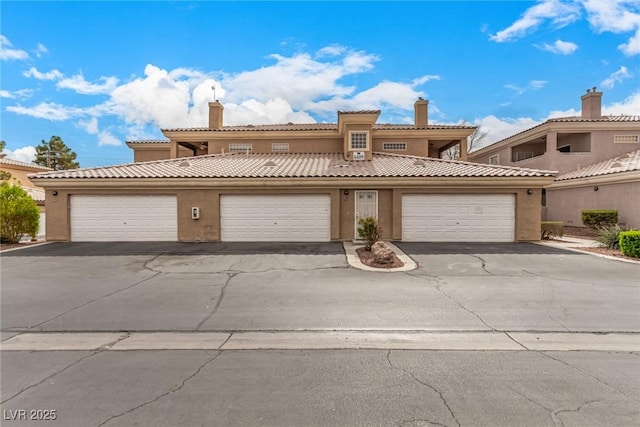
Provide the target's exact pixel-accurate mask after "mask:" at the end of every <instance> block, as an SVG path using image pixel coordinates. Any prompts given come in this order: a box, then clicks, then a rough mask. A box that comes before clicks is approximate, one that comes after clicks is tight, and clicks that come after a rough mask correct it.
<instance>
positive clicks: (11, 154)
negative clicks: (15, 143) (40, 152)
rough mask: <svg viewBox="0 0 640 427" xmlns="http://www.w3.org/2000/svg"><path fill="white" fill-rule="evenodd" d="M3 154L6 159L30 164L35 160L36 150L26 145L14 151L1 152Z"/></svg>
mask: <svg viewBox="0 0 640 427" xmlns="http://www.w3.org/2000/svg"><path fill="white" fill-rule="evenodd" d="M2 153H3V154H6V155H7V158H9V159H13V160H18V161H21V162H25V163H31V162H33V161H34V160H35V159H36V149H35V147H32V146H31V145H27V146H26V147H22V148H17V149H15V150H7V149H5V150H4V151H2Z"/></svg>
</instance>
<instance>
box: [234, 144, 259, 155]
mask: <svg viewBox="0 0 640 427" xmlns="http://www.w3.org/2000/svg"><path fill="white" fill-rule="evenodd" d="M251 150H253V144H229V152H230V153H234V152H235V153H237V152H239V151H240V152H244V151H251Z"/></svg>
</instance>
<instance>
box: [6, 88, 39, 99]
mask: <svg viewBox="0 0 640 427" xmlns="http://www.w3.org/2000/svg"><path fill="white" fill-rule="evenodd" d="M31 95H33V89H20V90H14V91H9V90H5V89H0V98H10V99H27V98H30V97H31Z"/></svg>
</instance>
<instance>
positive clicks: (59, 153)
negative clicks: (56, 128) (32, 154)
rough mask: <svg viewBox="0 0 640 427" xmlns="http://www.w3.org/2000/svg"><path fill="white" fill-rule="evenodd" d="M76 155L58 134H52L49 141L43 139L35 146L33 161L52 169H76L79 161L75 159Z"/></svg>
mask: <svg viewBox="0 0 640 427" xmlns="http://www.w3.org/2000/svg"><path fill="white" fill-rule="evenodd" d="M77 156H78V155H77V154H76V153H75V152H74V151H73V150H72V149H71V148H69V147H67V145H66V144H65V143H64V142H63V141H62V139H61V138H60V137H59V136H55V135H54V136H52V137H51V138H50V139H49V141H45V140H44V139H43V140H42V143H41V144H40V145H38V146H37V147H36V159H35V160H34V163H35V164H37V165H40V166H46V167H48V168H51V169H54V170H62V169H76V168H79V167H80V163H78V162H76V161H75V160H76V157H77Z"/></svg>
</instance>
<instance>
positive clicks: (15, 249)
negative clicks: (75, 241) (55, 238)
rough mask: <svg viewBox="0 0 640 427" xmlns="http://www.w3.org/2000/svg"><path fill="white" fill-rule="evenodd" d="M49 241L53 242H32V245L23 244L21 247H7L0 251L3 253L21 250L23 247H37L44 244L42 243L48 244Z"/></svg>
mask: <svg viewBox="0 0 640 427" xmlns="http://www.w3.org/2000/svg"><path fill="white" fill-rule="evenodd" d="M50 243H53V242H42V243H34V244H32V245H24V246H23V247H21V248H9V249H3V250H1V251H0V253H5V252H14V251H21V250H23V249H27V248H36V247H38V246H44V245H48V244H50Z"/></svg>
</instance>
